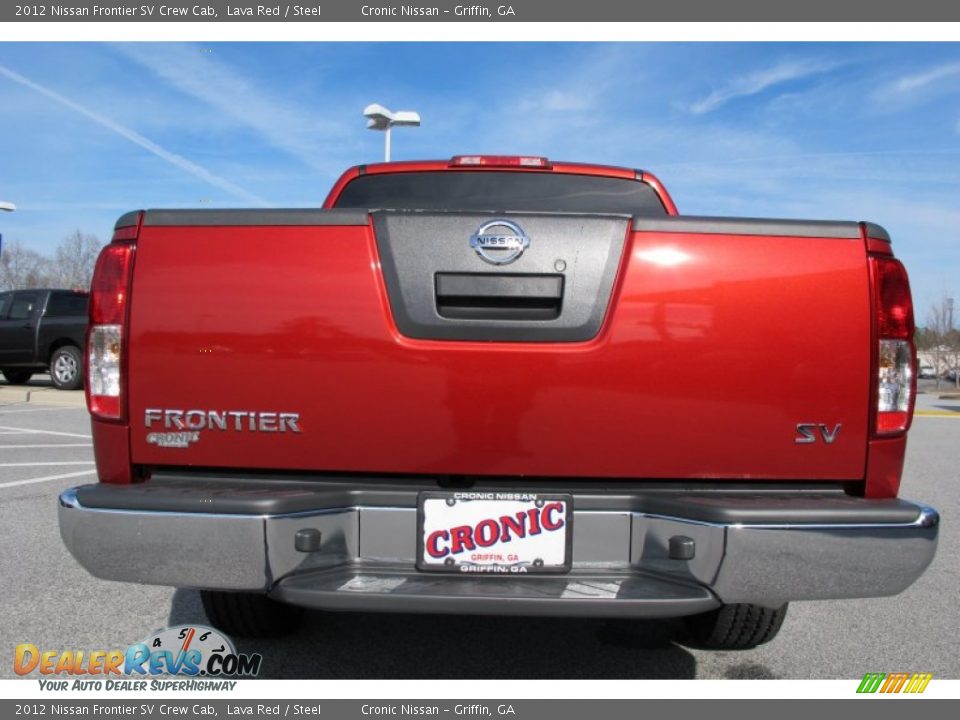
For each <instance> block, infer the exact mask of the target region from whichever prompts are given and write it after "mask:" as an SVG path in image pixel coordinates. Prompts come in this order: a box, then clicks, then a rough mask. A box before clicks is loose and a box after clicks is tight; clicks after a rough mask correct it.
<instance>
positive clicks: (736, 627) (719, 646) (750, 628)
mask: <svg viewBox="0 0 960 720" xmlns="http://www.w3.org/2000/svg"><path fill="white" fill-rule="evenodd" d="M786 615H787V604H786V603H784V604H783V605H781V606H780V607H778V608H774V609H771V608H768V607H762V606H760V605H747V604H742V603H741V604H736V605H724V606H723V607H719V608H717V609H716V610H711V611H710V612H707V613H703V614H701V615H691V616H690V617H688V618H685V622H686V626H687V631H688V632H689V633H690V637H691V638H692V639H693V641H694V642H695V643H696V644H697V645H699V646H701V647H704V648H708V649H711V650H748V649H750V648H754V647H756V646H757V645H762V644H763V643H766V642H770V641H771V640H773V638H775V637H776V636H777V633H778V632H780V626H781V625H783V619H784V618H785V617H786Z"/></svg>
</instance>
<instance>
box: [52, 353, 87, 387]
mask: <svg viewBox="0 0 960 720" xmlns="http://www.w3.org/2000/svg"><path fill="white" fill-rule="evenodd" d="M50 380H51V381H52V382H53V386H54V387H55V388H56V389H57V390H79V389H80V386H81V385H83V359H82V357H81V355H80V348H78V347H74V346H73V345H64V346H63V347H60V348H57V349H56V350H55V351H54V353H53V357H51V358H50Z"/></svg>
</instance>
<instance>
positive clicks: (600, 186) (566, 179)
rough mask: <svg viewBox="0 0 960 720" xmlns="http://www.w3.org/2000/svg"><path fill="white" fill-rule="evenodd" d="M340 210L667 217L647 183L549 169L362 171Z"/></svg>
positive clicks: (345, 194) (339, 204)
mask: <svg viewBox="0 0 960 720" xmlns="http://www.w3.org/2000/svg"><path fill="white" fill-rule="evenodd" d="M335 207H338V208H363V209H374V208H381V209H385V210H493V211H496V212H509V211H517V210H521V211H522V210H526V211H530V212H579V213H610V214H623V215H634V216H637V215H666V214H667V211H666V210H665V209H664V207H663V204H662V203H661V202H660V198H659V197H657V194H656V192H654V190H653V188H651V187H650V186H649V185H647V184H646V183H642V182H637V181H635V180H625V179H622V178H610V177H600V176H594V175H564V174H561V173H543V172H529V171H527V172H498V171H472V172H471V171H439V172H437V171H432V172H409V173H388V174H383V175H361V176H360V177H358V178H356V179H355V180H353V181H352V182H350V183H349V184H348V185H347V186H346V187H345V188H344V189H343V192H342V193H340V197H339V198H337V201H336V205H335Z"/></svg>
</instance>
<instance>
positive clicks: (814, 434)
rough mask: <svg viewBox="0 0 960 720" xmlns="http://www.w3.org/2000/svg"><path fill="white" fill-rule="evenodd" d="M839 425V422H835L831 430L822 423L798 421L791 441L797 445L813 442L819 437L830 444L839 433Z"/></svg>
mask: <svg viewBox="0 0 960 720" xmlns="http://www.w3.org/2000/svg"><path fill="white" fill-rule="evenodd" d="M840 426H841V424H840V423H837V424H836V425H834V426H833V430H831V429H830V428H829V427H827V426H826V425H824V424H823V423H798V424H797V436H796V437H795V438H794V439H793V441H794V442H795V443H797V445H806V444H808V443H815V442H816V441H817V438H818V437H819V438H820V439H822V440H823V442H825V443H826V444H827V445H830V444H832V443H833V441H834V440H836V439H837V436H838V435H839V434H840Z"/></svg>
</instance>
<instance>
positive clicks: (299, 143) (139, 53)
mask: <svg viewBox="0 0 960 720" xmlns="http://www.w3.org/2000/svg"><path fill="white" fill-rule="evenodd" d="M117 47H118V49H119V50H120V51H121V52H122V53H123V54H124V55H125V56H126V57H128V58H129V59H130V60H133V61H134V62H136V63H137V64H139V65H141V66H143V67H144V68H146V69H147V70H149V71H150V72H152V73H153V74H154V75H156V76H157V77H159V78H160V79H162V80H163V81H164V82H166V83H167V84H168V85H170V86H171V87H173V88H175V89H176V90H178V91H179V92H181V93H183V94H185V95H188V96H190V97H193V98H195V99H196V100H199V101H201V102H203V103H204V104H206V105H209V106H210V107H212V108H214V109H215V110H216V111H218V112H219V113H221V114H222V115H223V116H226V117H229V118H232V120H233V121H235V122H238V123H240V124H242V125H245V126H246V127H248V128H250V129H252V130H253V131H254V132H256V133H257V134H258V135H259V136H260V137H261V138H263V140H264V141H265V142H267V143H268V144H269V145H271V146H273V147H275V148H277V149H279V150H282V151H284V152H285V153H287V154H289V155H291V156H293V157H295V158H297V159H298V160H300V161H302V162H304V163H306V164H307V165H308V166H309V167H312V168H315V169H319V170H323V171H328V170H329V164H330V151H331V146H332V147H334V148H335V149H340V148H342V145H343V140H342V139H343V137H346V136H347V130H346V128H343V127H340V126H339V125H338V124H336V123H334V122H331V121H329V120H324V119H323V117H324V116H326V117H329V116H330V115H331V113H330V111H329V110H330V109H329V108H327V109H325V110H324V112H322V113H320V112H307V111H305V110H304V109H303V108H301V107H299V106H297V105H295V104H293V103H290V102H287V101H285V100H284V99H282V98H280V97H277V96H275V95H274V94H271V93H269V92H266V91H265V90H263V89H262V88H259V87H257V86H256V85H255V84H254V83H253V82H251V81H250V79H249V78H247V77H246V76H244V75H243V74H241V73H240V72H239V71H238V70H236V69H235V68H233V67H231V66H230V65H228V64H227V63H224V62H220V61H217V60H215V59H213V58H212V57H210V56H209V55H205V54H201V52H200V51H199V49H198V48H196V47H194V46H190V45H171V44H166V43H138V44H135V45H118V46H117ZM357 115H358V120H357V127H360V124H359V122H360V121H359V109H358V111H357ZM324 138H331V140H329V141H328V142H326V143H325V142H324V141H323V139H324ZM333 138H336V140H332V139H333Z"/></svg>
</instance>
